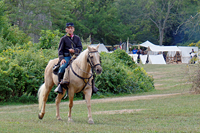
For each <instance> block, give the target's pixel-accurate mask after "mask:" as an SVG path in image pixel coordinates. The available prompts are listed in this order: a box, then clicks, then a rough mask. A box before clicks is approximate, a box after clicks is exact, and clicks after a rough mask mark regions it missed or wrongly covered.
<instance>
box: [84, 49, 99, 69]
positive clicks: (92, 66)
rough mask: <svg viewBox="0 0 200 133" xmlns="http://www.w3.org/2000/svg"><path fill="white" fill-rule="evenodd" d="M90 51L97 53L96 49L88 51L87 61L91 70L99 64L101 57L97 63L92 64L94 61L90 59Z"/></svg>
mask: <svg viewBox="0 0 200 133" xmlns="http://www.w3.org/2000/svg"><path fill="white" fill-rule="evenodd" d="M90 53H98V51H92V52H88V57H87V62H88V63H89V64H90V66H91V68H92V71H93V69H94V68H95V67H96V66H98V65H100V66H101V59H99V60H100V63H97V64H95V65H94V63H93V62H92V60H91V57H90ZM92 73H93V72H92Z"/></svg>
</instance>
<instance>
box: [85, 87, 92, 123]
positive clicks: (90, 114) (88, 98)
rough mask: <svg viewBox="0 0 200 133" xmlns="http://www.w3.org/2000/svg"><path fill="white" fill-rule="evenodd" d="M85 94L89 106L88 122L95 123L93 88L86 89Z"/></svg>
mask: <svg viewBox="0 0 200 133" xmlns="http://www.w3.org/2000/svg"><path fill="white" fill-rule="evenodd" d="M84 94H85V100H86V104H87V108H88V123H89V124H94V121H93V119H92V112H91V103H90V100H91V95H92V88H90V89H86V90H85V91H84Z"/></svg>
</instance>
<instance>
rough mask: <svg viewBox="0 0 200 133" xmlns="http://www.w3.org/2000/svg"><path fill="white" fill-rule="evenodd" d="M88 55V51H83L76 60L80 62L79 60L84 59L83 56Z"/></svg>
mask: <svg viewBox="0 0 200 133" xmlns="http://www.w3.org/2000/svg"><path fill="white" fill-rule="evenodd" d="M87 53H88V49H85V50H84V51H83V52H81V53H80V54H79V55H78V57H77V58H76V60H80V59H81V58H84V55H86V54H87Z"/></svg>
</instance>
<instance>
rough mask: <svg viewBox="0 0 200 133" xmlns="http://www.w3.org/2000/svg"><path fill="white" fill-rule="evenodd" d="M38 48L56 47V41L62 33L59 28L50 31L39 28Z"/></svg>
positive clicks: (57, 41)
mask: <svg viewBox="0 0 200 133" xmlns="http://www.w3.org/2000/svg"><path fill="white" fill-rule="evenodd" d="M40 35H41V37H40V39H39V40H40V42H39V44H40V48H42V49H50V48H52V49H57V48H58V43H59V41H60V37H61V36H62V33H60V32H59V30H55V31H50V30H41V33H40Z"/></svg>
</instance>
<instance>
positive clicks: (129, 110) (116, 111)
mask: <svg viewBox="0 0 200 133" xmlns="http://www.w3.org/2000/svg"><path fill="white" fill-rule="evenodd" d="M142 110H145V109H122V110H109V111H96V112H93V114H97V115H98V114H124V113H134V112H139V111H142Z"/></svg>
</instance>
